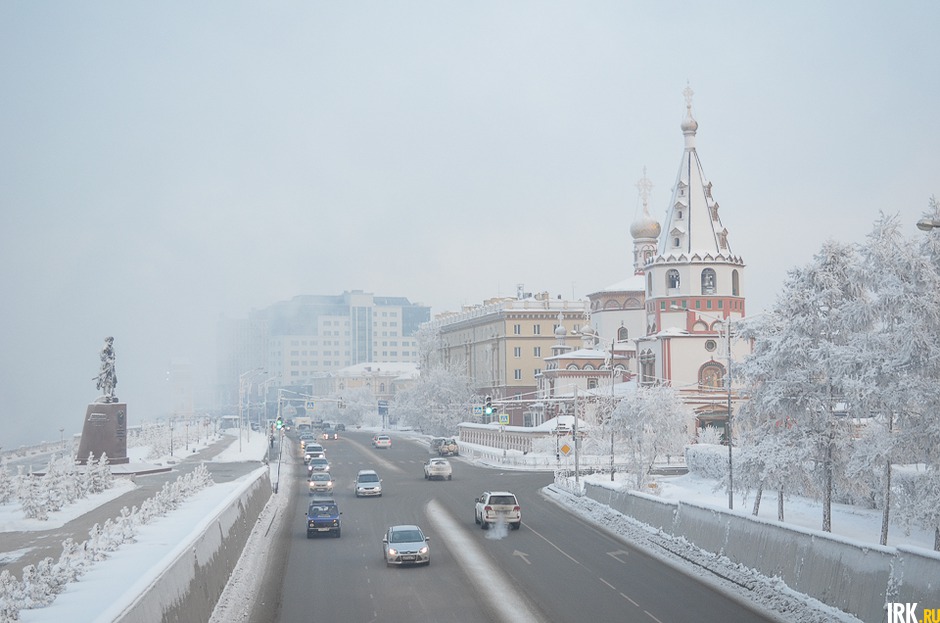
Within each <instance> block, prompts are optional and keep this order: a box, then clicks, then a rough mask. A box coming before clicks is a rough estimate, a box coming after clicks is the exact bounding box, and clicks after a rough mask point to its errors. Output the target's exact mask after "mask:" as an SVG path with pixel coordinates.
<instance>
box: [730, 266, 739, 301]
mask: <svg viewBox="0 0 940 623" xmlns="http://www.w3.org/2000/svg"><path fill="white" fill-rule="evenodd" d="M738 290H739V284H738V271H736V270H735V271H732V272H731V296H741V295H740V294H739V293H738Z"/></svg>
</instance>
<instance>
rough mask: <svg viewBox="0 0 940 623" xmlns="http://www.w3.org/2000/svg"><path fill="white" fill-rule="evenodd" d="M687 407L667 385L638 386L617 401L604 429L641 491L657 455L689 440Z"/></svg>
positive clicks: (671, 451)
mask: <svg viewBox="0 0 940 623" xmlns="http://www.w3.org/2000/svg"><path fill="white" fill-rule="evenodd" d="M691 419H692V417H691V413H690V412H689V408H688V407H687V406H686V405H685V404H683V402H682V400H681V399H680V398H679V394H678V392H677V391H676V390H675V389H673V388H671V387H668V386H663V385H656V386H653V387H638V388H637V390H636V392H634V393H633V394H630V395H629V396H627V397H626V398H624V399H623V400H621V401H620V402H619V403H618V404H617V408H616V409H614V411H613V413H612V414H611V416H610V417H609V418H608V419H607V420H606V422H605V424H604V428H605V429H606V430H607V431H608V432H612V433H613V434H614V438H615V448H616V452H617V454H618V455H619V456H622V457H624V460H625V462H626V464H627V467H628V469H629V470H630V472H631V473H633V475H634V485H635V487H636V489H637V490H642V489H643V487H644V486H645V485H646V483H647V480H648V477H649V472H650V470H651V469H652V467H653V464H654V463H655V461H656V458H657V457H659V456H665V455H666V454H681V452H682V447H683V446H684V445H685V444H686V443H688V442H689V435H690V434H689V431H688V429H687V428H688V427H687V423H688V422H689V421H690V420H691Z"/></svg>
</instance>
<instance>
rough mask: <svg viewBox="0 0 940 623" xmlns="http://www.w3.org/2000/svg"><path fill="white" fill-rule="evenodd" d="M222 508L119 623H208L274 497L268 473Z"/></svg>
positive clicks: (248, 480) (247, 484)
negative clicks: (250, 537)
mask: <svg viewBox="0 0 940 623" xmlns="http://www.w3.org/2000/svg"><path fill="white" fill-rule="evenodd" d="M244 482H245V486H244V487H240V488H239V489H237V490H235V491H234V492H233V493H232V495H231V496H230V497H229V498H227V499H226V500H224V501H223V502H221V503H220V504H219V507H218V512H217V513H215V514H214V515H212V516H211V519H209V520H208V521H206V523H205V524H204V525H203V526H202V527H201V529H200V530H198V531H195V532H194V534H193V539H192V540H191V541H187V542H184V543H181V544H179V546H178V547H177V549H176V551H177V553H176V557H175V559H173V560H172V561H171V562H170V563H169V564H167V565H166V567H165V569H164V571H163V572H162V573H161V574H160V575H159V576H158V577H157V578H156V579H155V580H154V581H153V583H152V584H151V585H150V586H148V587H147V588H145V589H143V590H141V591H140V596H139V597H137V599H135V600H134V601H133V602H132V603H131V604H130V605H129V606H128V607H127V608H125V609H124V610H123V611H122V612H121V613H120V614H119V615H118V616H117V617H115V618H114V622H115V623H146V622H148V621H153V622H154V623H159V622H161V621H207V620H208V619H209V617H210V615H211V614H212V610H213V608H214V607H215V605H216V602H217V601H218V599H219V596H220V595H221V594H222V590H223V589H224V588H225V585H226V583H227V582H228V579H229V577H230V575H231V573H232V570H233V569H234V568H235V565H236V564H237V563H238V559H239V556H240V555H241V552H242V549H243V548H244V547H245V543H246V542H247V540H248V535H249V534H250V533H251V530H252V528H253V527H254V525H255V521H256V520H257V518H258V516H259V515H260V514H261V510H262V509H263V508H264V506H265V504H266V503H267V502H268V499H269V498H270V496H271V483H270V479H269V475H268V468H267V467H263V468H259V469H258V470H256V471H255V472H253V473H252V474H251V476H250V477H247V478H245V481H244Z"/></svg>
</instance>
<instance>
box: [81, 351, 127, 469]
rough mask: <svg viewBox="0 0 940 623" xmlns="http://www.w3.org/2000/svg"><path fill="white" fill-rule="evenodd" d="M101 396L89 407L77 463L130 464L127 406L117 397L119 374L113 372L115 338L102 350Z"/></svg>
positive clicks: (99, 383)
mask: <svg viewBox="0 0 940 623" xmlns="http://www.w3.org/2000/svg"><path fill="white" fill-rule="evenodd" d="M95 378H96V380H97V381H98V389H99V390H101V396H99V397H98V398H97V399H96V400H95V401H94V402H93V403H91V404H89V405H88V409H87V410H86V411H85V423H84V425H83V426H82V438H81V441H80V442H79V444H78V457H76V458H77V459H78V462H79V463H81V464H83V465H84V464H86V463H87V461H88V457H89V456H91V457H93V458H98V459H100V458H101V456H102V455H105V456H107V457H108V462H109V463H110V464H111V465H118V464H122V463H128V462H129V461H130V459H129V458H128V457H127V405H126V404H124V403H122V402H118V397H117V396H115V395H114V388H115V386H116V385H117V374H116V373H115V372H114V338H113V337H106V338H104V347H103V348H102V349H101V369H100V370H99V371H98V376H97V377H95Z"/></svg>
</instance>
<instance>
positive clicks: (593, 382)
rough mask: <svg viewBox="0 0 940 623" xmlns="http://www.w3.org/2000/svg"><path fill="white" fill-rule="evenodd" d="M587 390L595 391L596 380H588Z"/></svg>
mask: <svg viewBox="0 0 940 623" xmlns="http://www.w3.org/2000/svg"><path fill="white" fill-rule="evenodd" d="M587 388H588V389H597V379H588V387H587Z"/></svg>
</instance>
